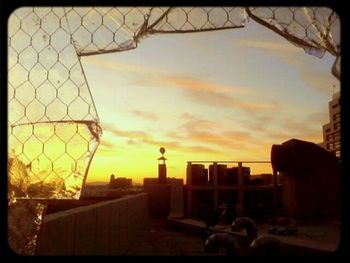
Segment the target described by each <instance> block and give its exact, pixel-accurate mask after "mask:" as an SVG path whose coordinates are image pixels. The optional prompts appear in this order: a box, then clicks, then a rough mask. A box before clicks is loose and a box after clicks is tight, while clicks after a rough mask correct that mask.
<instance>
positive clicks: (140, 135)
mask: <svg viewBox="0 0 350 263" xmlns="http://www.w3.org/2000/svg"><path fill="white" fill-rule="evenodd" d="M101 126H102V129H103V130H104V131H106V132H109V133H111V134H112V135H115V136H119V137H124V138H130V139H147V138H149V137H150V136H149V135H148V134H147V133H146V132H144V131H138V130H131V131H125V130H120V129H118V128H116V127H115V126H114V125H113V124H110V123H102V124H101Z"/></svg>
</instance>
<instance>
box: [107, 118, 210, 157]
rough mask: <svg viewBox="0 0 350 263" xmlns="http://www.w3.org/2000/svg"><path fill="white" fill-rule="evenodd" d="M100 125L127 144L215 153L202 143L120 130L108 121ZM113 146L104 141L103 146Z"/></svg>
mask: <svg viewBox="0 0 350 263" xmlns="http://www.w3.org/2000/svg"><path fill="white" fill-rule="evenodd" d="M102 127H103V128H104V129H105V130H106V131H108V132H110V133H112V134H113V135H116V136H119V137H121V138H124V139H125V140H126V143H127V144H129V145H137V144H139V145H141V144H143V145H152V146H157V147H159V146H163V147H166V148H169V149H171V150H173V151H179V152H190V153H191V152H206V153H217V150H215V149H214V148H211V147H207V146H204V145H198V144H197V145H196V144H193V143H189V142H187V141H186V142H182V141H179V140H176V141H175V140H166V139H165V140H158V139H155V138H154V137H153V136H151V135H150V134H148V133H146V132H144V131H138V130H120V129H118V128H116V127H115V126H114V125H112V124H110V123H104V124H103V125H102ZM108 147H113V145H111V144H109V143H106V144H105V145H104V148H108Z"/></svg>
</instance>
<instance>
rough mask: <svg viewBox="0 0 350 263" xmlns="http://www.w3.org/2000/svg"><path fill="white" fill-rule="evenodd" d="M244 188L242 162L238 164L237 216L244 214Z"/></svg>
mask: <svg viewBox="0 0 350 263" xmlns="http://www.w3.org/2000/svg"><path fill="white" fill-rule="evenodd" d="M243 204H244V186H243V167H242V162H238V202H237V214H238V216H243V214H244V205H243Z"/></svg>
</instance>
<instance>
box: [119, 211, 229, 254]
mask: <svg viewBox="0 0 350 263" xmlns="http://www.w3.org/2000/svg"><path fill="white" fill-rule="evenodd" d="M125 255H137V256H138V255H140V256H141V255H147V256H148V255H149V256H166V255H169V256H175V255H178V256H181V255H184V256H192V255H193V256H195V255H197V256H199V255H224V253H220V254H218V253H210V254H208V253H206V252H205V251H204V246H203V240H202V239H201V238H200V237H198V236H195V235H191V234H187V233H184V232H177V231H174V230H172V229H170V228H169V227H168V226H167V220H166V219H153V218H152V219H150V220H149V229H147V230H146V231H144V232H143V233H140V234H139V235H137V237H136V239H135V242H133V243H132V244H131V245H130V247H129V249H128V250H127V251H126V253H125Z"/></svg>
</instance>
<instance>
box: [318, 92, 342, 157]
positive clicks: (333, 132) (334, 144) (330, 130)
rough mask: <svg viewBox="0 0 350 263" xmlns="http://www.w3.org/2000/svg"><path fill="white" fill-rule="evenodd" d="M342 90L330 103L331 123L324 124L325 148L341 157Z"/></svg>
mask: <svg viewBox="0 0 350 263" xmlns="http://www.w3.org/2000/svg"><path fill="white" fill-rule="evenodd" d="M340 103H341V100H340V92H339V91H338V92H337V93H335V94H334V95H333V99H332V100H331V101H330V102H329V103H328V107H329V119H330V121H329V123H327V124H325V125H323V127H322V128H323V144H322V146H323V148H325V149H327V150H328V151H330V152H334V153H335V154H336V156H337V157H340V152H341V149H340Z"/></svg>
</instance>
